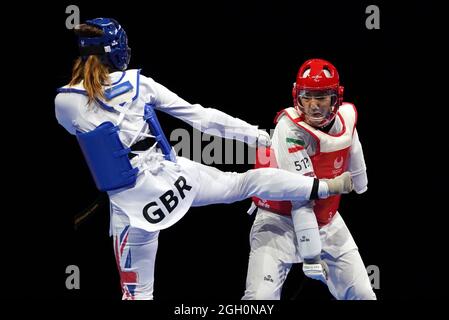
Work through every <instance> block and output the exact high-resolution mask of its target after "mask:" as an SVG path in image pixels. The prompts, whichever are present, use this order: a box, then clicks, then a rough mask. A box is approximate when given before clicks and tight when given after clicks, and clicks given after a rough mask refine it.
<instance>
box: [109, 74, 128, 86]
mask: <svg viewBox="0 0 449 320" xmlns="http://www.w3.org/2000/svg"><path fill="white" fill-rule="evenodd" d="M125 75H126V72H125V71H122V75H121V76H120V79H118V81H116V82H114V83H111V86H114V85H116V84H117V83H120V81H122V80H123V78H124V77H125Z"/></svg>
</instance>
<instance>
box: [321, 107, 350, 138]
mask: <svg viewBox="0 0 449 320" xmlns="http://www.w3.org/2000/svg"><path fill="white" fill-rule="evenodd" d="M337 116H338V117H339V118H340V121H341V124H342V125H343V128H342V129H341V131H340V132H339V133H336V134H332V133H327V132H323V133H324V134H327V135H328V136H331V137H341V136H342V135H343V134H344V133H345V132H346V123H345V120H344V119H343V116H342V115H341V114H340V110H338V112H337Z"/></svg>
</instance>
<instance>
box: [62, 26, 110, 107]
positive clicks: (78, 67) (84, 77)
mask: <svg viewBox="0 0 449 320" xmlns="http://www.w3.org/2000/svg"><path fill="white" fill-rule="evenodd" d="M75 33H76V35H78V36H83V37H98V36H101V35H103V31H102V30H100V29H98V28H95V27H92V26H89V25H86V24H81V25H80V26H79V28H78V29H75ZM81 81H84V82H83V85H84V88H85V89H86V92H87V97H88V99H89V103H92V102H94V101H95V100H96V99H97V98H104V91H103V85H105V84H109V82H110V78H109V68H108V66H107V65H105V64H103V63H102V62H101V60H100V58H99V57H98V56H96V55H90V56H88V58H87V59H86V60H83V59H82V58H81V57H79V58H78V59H76V60H75V63H74V65H73V68H72V79H71V80H70V83H69V86H74V85H76V84H79V83H80V82H81Z"/></svg>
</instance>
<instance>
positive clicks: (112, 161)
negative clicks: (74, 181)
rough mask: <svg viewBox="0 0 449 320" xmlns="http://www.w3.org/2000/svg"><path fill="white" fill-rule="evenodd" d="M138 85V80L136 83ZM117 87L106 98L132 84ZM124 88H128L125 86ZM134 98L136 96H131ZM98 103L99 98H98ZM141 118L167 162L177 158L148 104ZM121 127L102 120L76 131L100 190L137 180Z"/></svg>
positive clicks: (108, 108) (115, 94) (132, 184)
mask: <svg viewBox="0 0 449 320" xmlns="http://www.w3.org/2000/svg"><path fill="white" fill-rule="evenodd" d="M137 84H138V82H137ZM116 87H117V88H116V90H114V88H115V87H114V88H111V89H112V90H110V92H108V93H107V94H110V96H109V97H108V98H110V99H112V98H115V97H116V96H118V95H120V94H123V93H126V92H128V91H129V90H132V88H133V87H132V85H131V86H130V85H129V84H127V85H125V86H124V85H123V84H119V85H117V86H116ZM124 87H126V88H127V89H124ZM58 91H59V92H72V93H80V94H85V91H84V92H83V91H82V90H73V89H70V88H61V89H59V90H58ZM133 100H135V98H134V99H133ZM99 102H100V101H99ZM100 105H101V106H102V107H103V108H105V109H106V110H109V111H112V110H114V109H113V108H111V107H108V106H107V105H105V104H104V103H103V102H101V103H100ZM144 120H145V121H146V122H147V123H148V125H149V129H150V132H151V134H152V135H153V136H154V137H155V139H156V141H157V144H158V146H159V148H160V149H161V151H162V153H163V154H164V158H165V159H166V160H170V161H176V156H175V154H174V152H173V149H172V148H171V146H170V143H169V142H168V140H167V137H166V136H165V134H164V132H163V131H162V128H161V126H160V123H159V121H158V119H157V116H156V113H155V111H154V109H153V106H152V105H151V104H146V105H145V107H144ZM119 130H120V128H119V127H118V126H115V125H114V124H113V123H112V122H109V121H107V122H103V123H102V124H101V125H99V126H98V127H97V128H95V129H94V130H92V131H89V132H85V133H82V132H79V131H77V132H76V137H77V139H78V142H79V145H80V147H81V150H82V152H83V155H84V158H85V159H86V162H87V165H88V167H89V169H90V172H91V174H92V176H93V178H94V180H95V184H96V186H97V188H98V189H99V190H101V191H111V190H114V189H119V188H124V187H132V186H134V185H135V183H136V180H137V174H138V172H139V170H138V168H133V167H132V165H131V163H130V161H129V157H128V154H129V153H130V152H131V149H130V148H125V147H124V146H123V144H122V142H121V140H120V138H119V135H118V131H119Z"/></svg>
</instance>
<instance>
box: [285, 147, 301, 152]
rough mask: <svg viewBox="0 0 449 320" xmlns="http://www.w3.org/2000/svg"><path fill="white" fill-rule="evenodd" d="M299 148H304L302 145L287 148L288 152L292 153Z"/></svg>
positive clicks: (299, 149)
mask: <svg viewBox="0 0 449 320" xmlns="http://www.w3.org/2000/svg"><path fill="white" fill-rule="evenodd" d="M301 150H304V147H303V146H296V147H291V148H288V153H294V152H298V151H301Z"/></svg>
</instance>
